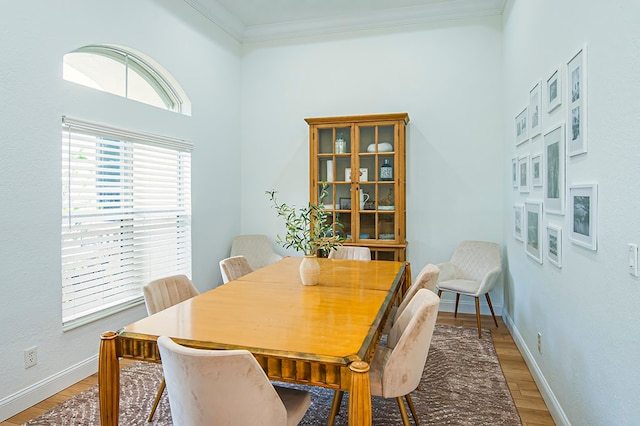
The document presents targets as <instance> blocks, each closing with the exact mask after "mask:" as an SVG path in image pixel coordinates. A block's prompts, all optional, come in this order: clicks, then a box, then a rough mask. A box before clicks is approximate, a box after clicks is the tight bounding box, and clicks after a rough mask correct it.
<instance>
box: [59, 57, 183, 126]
mask: <svg viewBox="0 0 640 426" xmlns="http://www.w3.org/2000/svg"><path fill="white" fill-rule="evenodd" d="M62 75H63V78H64V79H65V80H67V81H71V82H74V83H77V84H81V85H83V86H87V87H92V88H94V89H97V90H101V91H104V92H108V93H113V94H114V95H118V96H122V97H124V98H128V99H132V100H135V101H138V102H143V103H145V104H149V105H153V106H156V107H159V108H164V109H168V110H170V111H176V112H179V113H182V114H185V115H190V114H191V103H190V101H189V99H188V98H187V96H186V93H185V92H184V90H182V88H181V87H180V85H179V84H178V83H177V81H175V80H174V79H173V77H171V75H170V74H169V73H168V72H167V71H166V70H165V69H163V68H162V67H161V66H160V64H158V63H156V62H155V61H154V60H153V59H151V58H149V57H148V56H146V55H144V54H143V53H141V52H134V51H133V50H132V49H129V48H123V47H120V46H115V45H88V46H84V47H81V48H79V49H76V50H74V51H73V52H70V53H67V54H66V55H64V67H63V74H62Z"/></svg>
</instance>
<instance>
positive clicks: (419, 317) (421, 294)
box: [328, 289, 440, 425]
mask: <svg viewBox="0 0 640 426" xmlns="http://www.w3.org/2000/svg"><path fill="white" fill-rule="evenodd" d="M439 304H440V298H439V297H438V296H436V294H435V293H433V292H432V291H429V290H427V289H420V290H418V291H417V292H416V294H415V296H413V297H412V298H411V300H410V301H409V303H408V304H407V306H406V308H405V309H404V310H403V311H402V313H401V314H400V316H399V317H398V319H397V320H396V322H395V324H393V327H392V328H391V331H390V332H389V336H388V338H387V343H386V345H385V346H379V347H378V348H377V350H376V352H375V354H374V356H373V360H372V361H371V364H370V369H369V379H370V382H371V395H372V396H380V397H383V398H395V399H396V401H397V402H398V408H399V409H400V415H401V416H402V423H403V424H404V425H409V416H408V415H407V410H406V408H405V406H404V401H403V400H402V398H403V397H404V399H405V400H406V401H407V404H408V405H409V409H410V410H411V415H412V416H413V420H414V421H415V423H416V424H418V416H417V414H416V410H415V407H414V405H413V400H412V399H411V395H410V393H411V392H413V391H414V390H415V389H416V388H417V387H418V385H419V384H420V379H421V378H422V374H423V371H424V366H425V363H426V362H427V355H428V354H429V347H430V345H431V338H432V337H433V330H434V328H435V325H436V318H437V316H438V305H439ZM343 394H344V391H340V390H338V391H336V392H335V393H334V395H333V403H332V405H331V413H330V414H329V422H328V424H329V425H333V423H334V420H335V416H336V414H337V413H338V410H339V408H340V403H341V401H342V396H343Z"/></svg>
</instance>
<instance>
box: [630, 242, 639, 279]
mask: <svg viewBox="0 0 640 426" xmlns="http://www.w3.org/2000/svg"><path fill="white" fill-rule="evenodd" d="M629 273H630V274H631V275H633V276H634V277H637V276H638V245H637V244H634V243H629Z"/></svg>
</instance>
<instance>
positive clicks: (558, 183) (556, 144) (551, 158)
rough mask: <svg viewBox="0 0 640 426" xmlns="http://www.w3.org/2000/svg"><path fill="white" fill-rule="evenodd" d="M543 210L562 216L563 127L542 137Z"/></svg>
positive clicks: (563, 183) (563, 176)
mask: <svg viewBox="0 0 640 426" xmlns="http://www.w3.org/2000/svg"><path fill="white" fill-rule="evenodd" d="M543 166H544V167H543V169H544V172H543V176H544V187H543V191H544V210H545V211H546V212H547V213H555V214H564V194H565V189H564V188H565V148H564V125H563V124H560V125H559V126H557V127H556V128H554V129H552V130H551V131H549V132H548V133H546V134H545V135H544V160H543Z"/></svg>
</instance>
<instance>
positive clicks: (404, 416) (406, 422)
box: [396, 396, 411, 426]
mask: <svg viewBox="0 0 640 426" xmlns="http://www.w3.org/2000/svg"><path fill="white" fill-rule="evenodd" d="M396 401H398V408H399V409H400V415H401V416H402V424H403V425H404V426H410V425H411V423H409V416H408V415H407V409H406V408H404V401H403V400H402V397H401V396H399V397H397V398H396Z"/></svg>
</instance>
